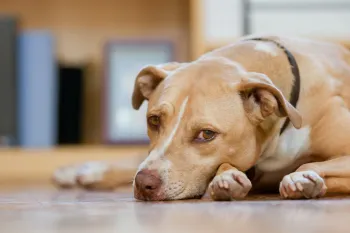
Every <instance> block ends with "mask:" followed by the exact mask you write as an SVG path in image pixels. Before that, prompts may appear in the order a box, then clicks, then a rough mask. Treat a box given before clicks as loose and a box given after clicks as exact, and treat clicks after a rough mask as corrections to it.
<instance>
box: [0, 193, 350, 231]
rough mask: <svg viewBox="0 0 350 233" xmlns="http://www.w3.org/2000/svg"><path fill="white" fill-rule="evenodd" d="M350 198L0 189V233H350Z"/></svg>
mask: <svg viewBox="0 0 350 233" xmlns="http://www.w3.org/2000/svg"><path fill="white" fill-rule="evenodd" d="M349 219H350V198H349V199H347V198H332V199H322V200H301V201H282V200H279V198H278V197H277V196H273V197H262V196H260V197H253V198H251V199H249V200H245V201H237V202H212V201H210V200H209V199H208V198H204V199H203V200H188V201H176V202H158V203H157V202H149V203H145V202H138V201H135V200H134V199H133V197H132V193H131V191H130V189H125V190H124V189H123V190H119V191H116V192H108V193H107V192H106V193H104V192H85V191H82V190H53V189H42V188H21V189H11V190H8V189H7V191H1V192H0V229H1V230H0V232H4V233H18V232H35V233H51V232H55V233H56V232H63V233H66V232H72V233H73V232H74V233H75V232H84V233H90V232H94V233H97V232H98V233H101V232H118V233H120V232H128V233H134V232H150V233H158V232H159V233H167V232H174V233H175V232H193V233H196V232H198V233H199V232H200V233H206V232H220V233H222V232H239V233H241V232H244V233H245V232H259V233H261V232H268V233H274V232H276V233H277V232H278V233H280V232H285V233H288V232H293V233H301V232H332V233H333V232H347V233H348V232H350V230H349V229H350V224H349Z"/></svg>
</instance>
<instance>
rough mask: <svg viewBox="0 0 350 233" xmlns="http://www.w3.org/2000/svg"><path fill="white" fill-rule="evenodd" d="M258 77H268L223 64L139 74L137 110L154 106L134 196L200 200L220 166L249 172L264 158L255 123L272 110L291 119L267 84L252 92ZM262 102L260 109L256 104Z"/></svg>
mask: <svg viewBox="0 0 350 233" xmlns="http://www.w3.org/2000/svg"><path fill="white" fill-rule="evenodd" d="M257 77H259V78H261V77H262V78H264V77H263V76H260V75H258V74H255V73H254V74H252V73H247V72H245V71H244V70H243V69H242V68H241V67H240V66H239V65H237V64H235V63H233V62H231V61H229V60H227V59H224V58H205V59H201V60H198V61H196V62H193V63H190V64H183V65H180V64H174V63H171V64H165V65H163V66H160V67H148V68H145V69H144V70H143V71H141V72H140V74H139V76H138V77H137V79H136V83H135V91H134V95H133V106H134V108H136V109H137V108H139V107H140V105H141V104H142V101H143V100H145V99H147V100H149V102H148V112H147V122H148V135H149V138H150V150H149V151H150V152H149V156H148V158H147V159H146V160H145V161H144V162H143V163H142V164H141V165H140V167H139V171H138V174H140V175H139V176H138V175H136V179H135V182H134V192H135V197H136V198H137V199H142V200H173V199H184V198H193V197H199V196H202V195H203V194H204V193H205V191H206V188H207V185H208V183H209V182H210V180H211V179H212V178H213V176H214V175H215V173H216V170H217V168H218V167H219V166H220V165H221V164H222V163H230V164H232V165H233V166H235V167H236V168H238V169H239V170H242V171H245V170H247V169H249V168H250V167H251V166H252V165H253V164H254V163H255V161H256V160H257V159H258V156H259V154H260V147H261V143H262V139H261V137H260V136H259V135H260V134H259V133H257V125H258V124H259V123H260V122H261V121H262V120H263V119H264V118H266V117H268V116H269V115H271V114H272V112H275V113H276V114H279V115H286V111H282V112H281V109H283V106H282V107H280V105H279V104H278V103H279V100H278V98H275V95H276V94H271V92H270V91H266V89H269V88H270V87H271V88H273V87H272V86H271V84H270V83H262V82H261V81H259V80H258V83H259V85H260V84H261V85H262V86H263V87H264V88H263V90H262V89H261V90H260V89H259V90H256V91H257V92H256V93H257V94H256V93H253V91H255V89H254V85H252V84H251V83H253V82H255V81H257V79H259V78H257ZM249 80H253V82H251V81H249ZM264 82H265V80H264ZM246 84H247V85H246ZM245 85H246V86H247V88H246V87H245ZM259 85H258V86H259ZM264 85H265V86H264ZM264 90H265V91H264ZM277 94H278V93H277ZM257 97H259V98H260V99H259V103H256V102H255V101H254V100H252V98H257ZM276 99H277V100H276ZM262 103H265V105H263V104H262ZM284 104H285V103H284ZM292 114H293V113H292ZM292 122H293V120H292ZM294 123H295V122H294ZM135 184H136V185H135Z"/></svg>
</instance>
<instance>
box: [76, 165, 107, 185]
mask: <svg viewBox="0 0 350 233" xmlns="http://www.w3.org/2000/svg"><path fill="white" fill-rule="evenodd" d="M109 169H110V165H109V164H108V163H104V162H88V163H85V164H83V165H82V166H81V167H80V168H79V169H78V171H77V174H76V181H77V182H78V184H80V185H82V186H87V185H92V184H96V183H99V182H102V181H103V179H104V176H105V174H106V172H107V171H108V170H109Z"/></svg>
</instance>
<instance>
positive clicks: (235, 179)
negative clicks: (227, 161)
mask: <svg viewBox="0 0 350 233" xmlns="http://www.w3.org/2000/svg"><path fill="white" fill-rule="evenodd" d="M251 188H252V183H251V182H250V180H249V179H248V177H247V176H246V174H244V173H243V172H241V171H235V170H228V171H225V172H223V173H221V174H220V175H217V176H215V177H214V179H213V180H212V182H211V183H210V185H209V193H210V196H211V198H212V199H213V200H216V201H231V200H235V199H241V198H244V197H245V196H246V195H247V194H248V192H249V191H250V189H251Z"/></svg>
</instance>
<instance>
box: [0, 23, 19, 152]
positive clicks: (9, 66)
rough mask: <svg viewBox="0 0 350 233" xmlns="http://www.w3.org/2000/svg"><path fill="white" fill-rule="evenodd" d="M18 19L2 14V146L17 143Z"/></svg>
mask: <svg viewBox="0 0 350 233" xmlns="http://www.w3.org/2000/svg"><path fill="white" fill-rule="evenodd" d="M16 55H17V20H16V19H15V18H11V17H7V16H2V17H1V16H0V147H1V146H10V145H14V144H17V143H18V142H17V141H18V140H17V135H18V134H17V129H18V127H17V121H18V118H17V77H16V69H17V65H16V64H17V61H16V59H17V57H16Z"/></svg>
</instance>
